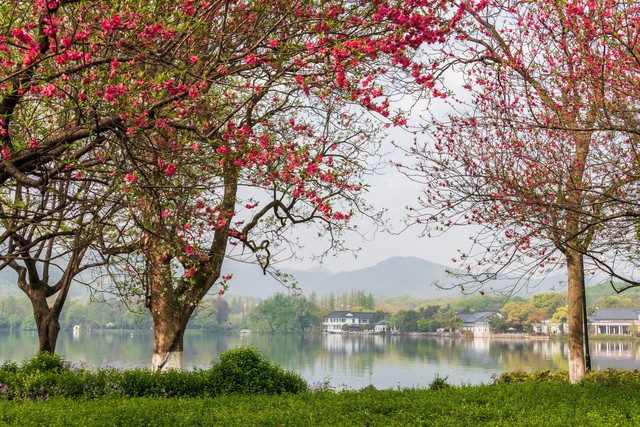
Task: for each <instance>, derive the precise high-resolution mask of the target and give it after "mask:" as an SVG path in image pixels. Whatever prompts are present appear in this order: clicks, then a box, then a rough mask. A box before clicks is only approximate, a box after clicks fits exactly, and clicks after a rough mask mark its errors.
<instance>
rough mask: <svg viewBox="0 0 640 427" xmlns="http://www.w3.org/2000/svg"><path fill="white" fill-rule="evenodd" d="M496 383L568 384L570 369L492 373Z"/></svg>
mask: <svg viewBox="0 0 640 427" xmlns="http://www.w3.org/2000/svg"><path fill="white" fill-rule="evenodd" d="M491 378H492V379H493V383H494V384H517V383H547V382H548V383H556V384H568V383H569V372H568V371H555V372H551V371H548V370H547V371H534V372H526V371H523V370H515V371H509V372H503V373H501V374H500V375H492V377H491Z"/></svg>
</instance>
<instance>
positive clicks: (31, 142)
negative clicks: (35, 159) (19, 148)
mask: <svg viewBox="0 0 640 427" xmlns="http://www.w3.org/2000/svg"><path fill="white" fill-rule="evenodd" d="M29 148H31V149H32V150H34V151H35V150H37V149H38V141H36V140H35V139H30V140H29Z"/></svg>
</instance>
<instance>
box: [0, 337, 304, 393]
mask: <svg viewBox="0 0 640 427" xmlns="http://www.w3.org/2000/svg"><path fill="white" fill-rule="evenodd" d="M307 389H308V387H307V383H306V382H305V381H304V379H302V377H300V376H299V375H298V374H296V373H292V372H287V371H285V370H284V369H282V368H281V367H280V366H277V365H272V364H271V363H270V362H269V360H268V359H266V358H265V357H264V356H262V355H261V354H260V353H259V352H258V350H256V349H255V348H252V347H250V348H239V349H235V350H230V351H227V352H224V353H223V354H221V356H220V359H219V361H218V362H215V363H213V365H212V367H211V369H209V370H206V371H202V370H196V371H175V370H171V371H164V372H151V371H150V370H149V369H129V370H124V371H121V370H117V369H98V370H90V369H85V368H71V367H70V365H69V364H68V363H67V362H65V361H64V360H63V359H62V358H61V357H60V356H57V355H52V354H48V353H39V354H37V355H35V356H34V357H32V358H31V359H28V360H26V361H25V362H23V363H22V365H21V366H20V367H18V365H16V364H15V363H11V362H6V363H4V364H3V365H1V366H0V400H40V399H48V398H49V397H53V396H62V397H71V398H89V399H92V398H100V397H105V396H114V397H118V396H121V397H213V396H216V395H220V394H230V393H242V394H281V393H299V392H302V391H306V390H307Z"/></svg>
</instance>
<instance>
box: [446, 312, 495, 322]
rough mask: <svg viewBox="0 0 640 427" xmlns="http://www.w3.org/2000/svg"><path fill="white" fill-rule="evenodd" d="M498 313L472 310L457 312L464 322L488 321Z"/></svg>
mask: <svg viewBox="0 0 640 427" xmlns="http://www.w3.org/2000/svg"><path fill="white" fill-rule="evenodd" d="M494 314H498V312H497V311H472V312H460V313H456V316H458V317H459V318H461V319H462V321H463V322H464V323H476V322H488V321H489V320H491V316H493V315H494Z"/></svg>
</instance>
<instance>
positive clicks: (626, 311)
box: [589, 308, 640, 322]
mask: <svg viewBox="0 0 640 427" xmlns="http://www.w3.org/2000/svg"><path fill="white" fill-rule="evenodd" d="M639 315H640V308H597V309H596V311H595V312H594V313H593V314H592V315H591V316H589V320H590V321H591V322H598V321H607V320H640V318H639V317H638V316H639Z"/></svg>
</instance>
